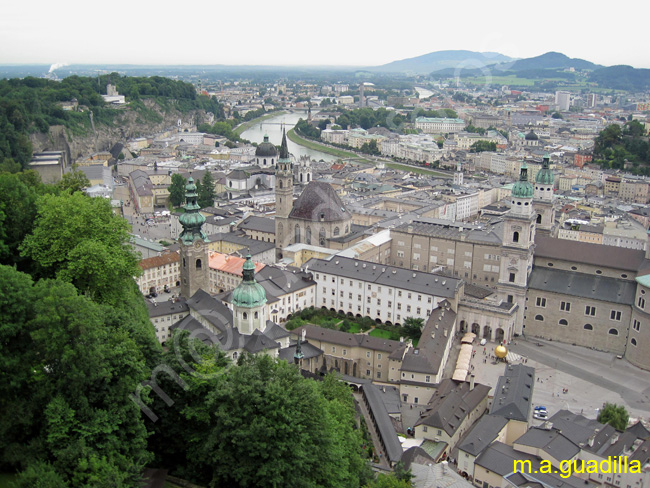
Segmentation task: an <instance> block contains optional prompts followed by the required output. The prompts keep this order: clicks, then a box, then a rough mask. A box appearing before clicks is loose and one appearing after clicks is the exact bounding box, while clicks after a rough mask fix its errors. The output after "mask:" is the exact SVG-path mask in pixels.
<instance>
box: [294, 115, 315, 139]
mask: <svg viewBox="0 0 650 488" xmlns="http://www.w3.org/2000/svg"><path fill="white" fill-rule="evenodd" d="M295 130H296V132H298V134H300V135H301V136H306V137H311V138H313V139H318V138H319V137H320V129H319V128H318V127H314V126H313V125H311V124H310V123H309V122H307V121H306V120H303V119H300V120H298V123H297V124H296V127H295Z"/></svg>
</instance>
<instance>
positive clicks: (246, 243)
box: [208, 218, 275, 257]
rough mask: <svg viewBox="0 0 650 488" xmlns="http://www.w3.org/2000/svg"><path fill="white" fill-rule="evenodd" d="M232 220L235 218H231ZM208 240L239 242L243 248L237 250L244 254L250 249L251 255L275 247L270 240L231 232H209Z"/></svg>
mask: <svg viewBox="0 0 650 488" xmlns="http://www.w3.org/2000/svg"><path fill="white" fill-rule="evenodd" d="M233 220H236V219H234V218H233ZM208 241H210V242H216V241H226V242H232V243H234V244H239V245H241V246H243V247H244V248H245V249H241V250H240V251H239V252H241V253H243V254H245V253H247V252H248V251H249V250H250V253H251V255H252V256H253V257H255V256H256V255H258V254H262V253H263V252H266V251H268V250H269V249H275V244H273V243H272V242H264V241H258V240H256V239H251V238H250V237H244V236H238V235H235V234H233V233H231V232H221V233H218V234H211V235H209V236H208Z"/></svg>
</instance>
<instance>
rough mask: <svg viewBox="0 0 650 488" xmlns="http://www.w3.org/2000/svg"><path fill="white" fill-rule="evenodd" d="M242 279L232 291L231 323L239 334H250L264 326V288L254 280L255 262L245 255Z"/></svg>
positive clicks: (265, 318)
mask: <svg viewBox="0 0 650 488" xmlns="http://www.w3.org/2000/svg"><path fill="white" fill-rule="evenodd" d="M242 275H243V280H242V282H241V283H240V284H239V286H237V288H235V289H234V290H233V291H232V305H233V325H234V326H235V327H236V328H237V330H239V332H240V333H241V334H245V335H250V334H252V333H253V332H255V331H256V330H264V328H265V327H266V320H267V317H266V307H265V306H264V305H265V304H266V290H264V287H263V286H262V285H260V284H259V283H258V282H257V281H255V264H254V263H253V261H252V259H251V255H250V254H249V255H248V256H246V262H244V266H243V268H242Z"/></svg>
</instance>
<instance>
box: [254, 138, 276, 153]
mask: <svg viewBox="0 0 650 488" xmlns="http://www.w3.org/2000/svg"><path fill="white" fill-rule="evenodd" d="M277 155H278V149H277V148H276V147H275V146H274V145H273V144H271V143H270V142H269V136H268V135H265V136H264V142H261V143H260V144H259V145H258V146H257V149H255V156H257V157H258V158H275V157H276V156H277Z"/></svg>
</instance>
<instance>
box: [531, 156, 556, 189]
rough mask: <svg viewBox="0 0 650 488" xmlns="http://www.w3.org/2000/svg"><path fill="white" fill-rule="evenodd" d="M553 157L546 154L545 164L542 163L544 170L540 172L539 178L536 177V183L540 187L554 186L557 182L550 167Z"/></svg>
mask: <svg viewBox="0 0 650 488" xmlns="http://www.w3.org/2000/svg"><path fill="white" fill-rule="evenodd" d="M550 159H551V157H550V156H549V155H548V154H544V162H543V163H542V169H540V170H539V172H538V173H537V176H536V177H535V183H539V184H540V185H552V184H553V182H554V181H555V177H554V176H553V171H551V168H550V167H549V162H550Z"/></svg>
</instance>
